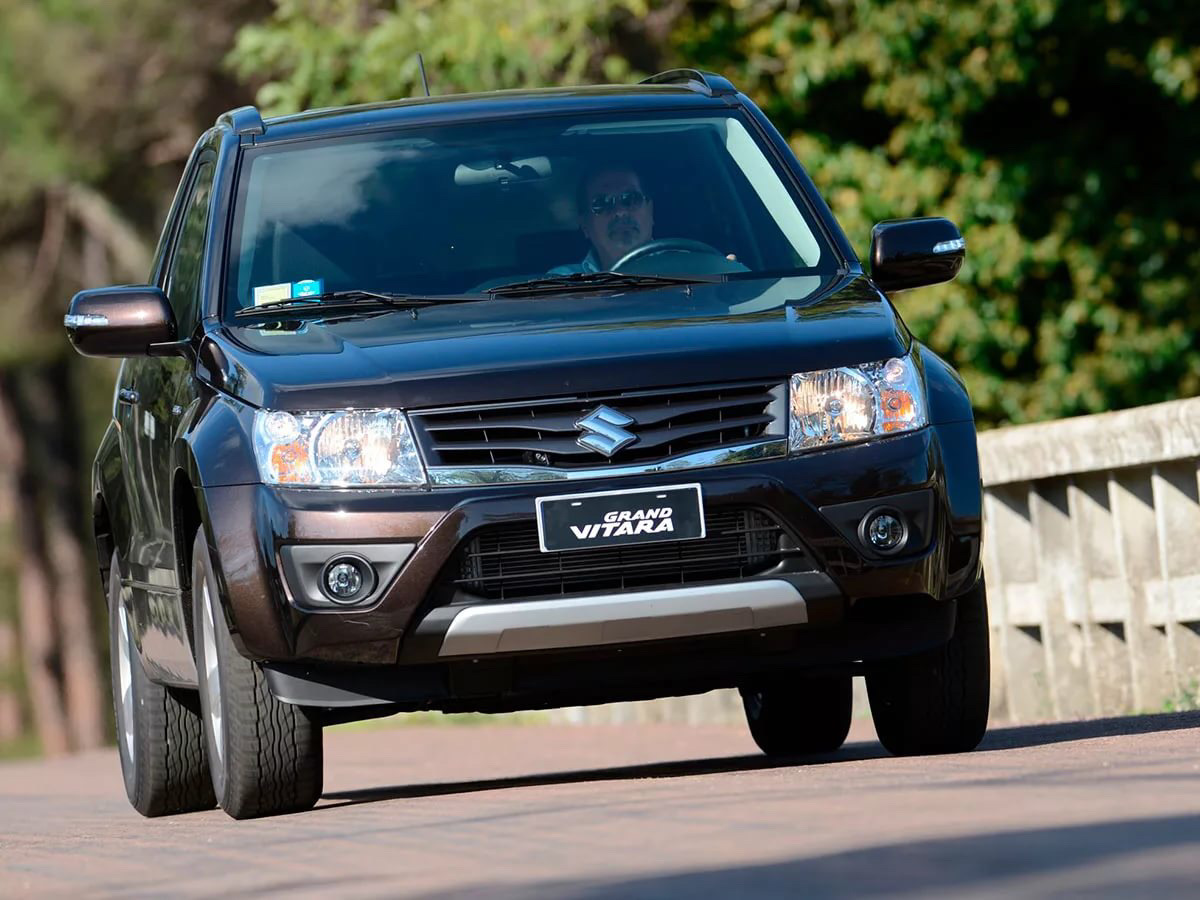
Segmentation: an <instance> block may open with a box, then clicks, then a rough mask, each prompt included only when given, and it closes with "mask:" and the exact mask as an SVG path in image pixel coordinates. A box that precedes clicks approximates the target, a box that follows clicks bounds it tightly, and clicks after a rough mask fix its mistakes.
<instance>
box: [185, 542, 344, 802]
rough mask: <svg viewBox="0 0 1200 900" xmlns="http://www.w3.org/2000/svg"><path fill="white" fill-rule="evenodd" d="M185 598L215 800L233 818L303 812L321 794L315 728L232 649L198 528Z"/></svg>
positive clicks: (320, 762) (318, 738) (318, 742)
mask: <svg viewBox="0 0 1200 900" xmlns="http://www.w3.org/2000/svg"><path fill="white" fill-rule="evenodd" d="M192 597H193V602H192V609H193V614H194V617H195V619H194V621H195V629H194V631H195V635H196V669H197V671H198V673H199V676H200V707H201V710H202V712H203V720H204V734H205V739H206V742H207V746H208V758H209V766H210V769H211V772H212V783H213V788H214V789H215V791H216V795H217V802H218V803H219V804H220V806H221V809H223V810H225V812H227V813H228V814H229V815H231V816H233V818H235V819H250V818H254V817H256V816H271V815H276V814H279V813H286V812H297V811H300V810H305V809H311V808H312V806H313V805H314V804H315V803H316V802H317V800H319V799H320V797H321V782H322V767H323V762H324V760H323V755H322V745H321V726H320V725H318V724H317V723H315V722H313V721H312V719H311V718H310V717H309V716H308V714H307V713H306V712H305V710H304V709H303V708H301V707H299V706H293V705H291V704H288V703H282V702H280V701H279V700H276V699H275V697H274V696H273V695H272V694H271V692H270V690H268V688H267V681H266V678H265V677H264V675H263V673H262V670H261V669H260V668H259V667H258V665H256V664H255V663H254V662H252V661H251V660H248V659H246V658H245V657H243V656H242V655H241V654H240V653H238V652H237V649H236V648H235V647H234V645H233V639H232V638H231V637H230V634H229V626H228V624H227V623H226V621H225V614H224V611H223V607H222V605H221V602H220V599H219V598H220V594H219V593H218V590H217V581H216V577H215V576H214V574H213V566H212V559H211V558H210V556H209V553H208V542H207V541H206V540H205V539H204V532H203V530H201V531H199V532H197V534H196V539H195V542H194V543H193V545H192ZM214 676H215V677H214Z"/></svg>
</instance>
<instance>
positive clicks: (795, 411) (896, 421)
mask: <svg viewBox="0 0 1200 900" xmlns="http://www.w3.org/2000/svg"><path fill="white" fill-rule="evenodd" d="M927 421H928V419H927V415H926V410H925V391H924V390H923V389H922V386H921V376H920V374H919V373H918V372H917V367H916V365H915V364H914V363H913V361H912V357H911V356H905V357H903V358H901V359H889V360H887V361H886V362H879V363H866V364H864V365H861V366H847V367H846V368H841V369H824V370H822V371H819V372H801V373H800V374H798V375H793V376H792V380H791V389H790V391H789V416H788V449H789V450H790V451H791V452H792V453H800V452H803V451H805V450H815V449H818V448H821V447H828V446H830V445H833V444H841V443H845V442H848V441H861V440H865V439H867V438H870V437H874V436H876V435H881V434H892V433H895V432H898V431H911V430H912V429H914V428H920V427H921V426H922V425H925V424H926V422H927Z"/></svg>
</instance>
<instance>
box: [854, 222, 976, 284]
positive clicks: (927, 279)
mask: <svg viewBox="0 0 1200 900" xmlns="http://www.w3.org/2000/svg"><path fill="white" fill-rule="evenodd" d="M966 248H967V245H966V242H965V241H964V240H963V236H962V234H961V233H960V232H959V230H958V226H957V225H955V224H954V223H953V222H951V221H950V220H949V219H943V218H940V217H937V218H928V219H892V220H889V221H886V222H880V223H879V224H878V225H876V226H875V227H874V228H872V229H871V278H872V280H873V281H874V282H875V284H876V286H878V288H879V289H880V290H881V291H884V292H885V293H891V292H892V291H906V290H909V289H910V288H919V287H925V286H926V285H930V284H941V283H942V282H944V281H952V280H953V279H954V276H955V275H957V274H958V270H959V269H961V268H962V264H963V259H964V257H965V256H966V255H967V249H966Z"/></svg>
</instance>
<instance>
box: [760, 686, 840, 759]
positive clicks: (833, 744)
mask: <svg viewBox="0 0 1200 900" xmlns="http://www.w3.org/2000/svg"><path fill="white" fill-rule="evenodd" d="M742 705H743V706H744V707H745V709H746V724H748V725H749V726H750V735H751V736H752V737H753V738H754V743H756V744H758V747H759V749H760V750H762V752H763V753H765V754H767V755H768V756H795V755H799V754H804V753H832V752H833V751H835V750H837V749H838V748H839V747H840V746H842V744H844V743H845V741H846V735H847V733H849V731H850V714H851V711H852V707H853V698H852V695H851V691H850V676H849V675H830V676H820V677H809V678H802V677H794V678H790V679H788V680H787V681H786V682H782V681H777V682H774V683H772V684H769V685H764V686H761V687H754V688H742Z"/></svg>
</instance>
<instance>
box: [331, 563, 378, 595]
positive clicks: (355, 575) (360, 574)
mask: <svg viewBox="0 0 1200 900" xmlns="http://www.w3.org/2000/svg"><path fill="white" fill-rule="evenodd" d="M374 586H375V578H374V576H373V574H372V571H371V566H370V563H368V562H367V561H366V560H363V559H357V558H356V557H353V556H341V557H338V558H337V559H333V560H330V562H329V564H328V565H327V566H325V572H324V573H323V574H322V576H321V589H322V590H323V591H324V592H325V596H327V597H328V598H329V599H330V600H332V601H333V602H334V603H353V602H355V601H356V600H361V599H362V598H364V597H366V596H367V595H368V594H370V593H371V590H372V588H373V587H374Z"/></svg>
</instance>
